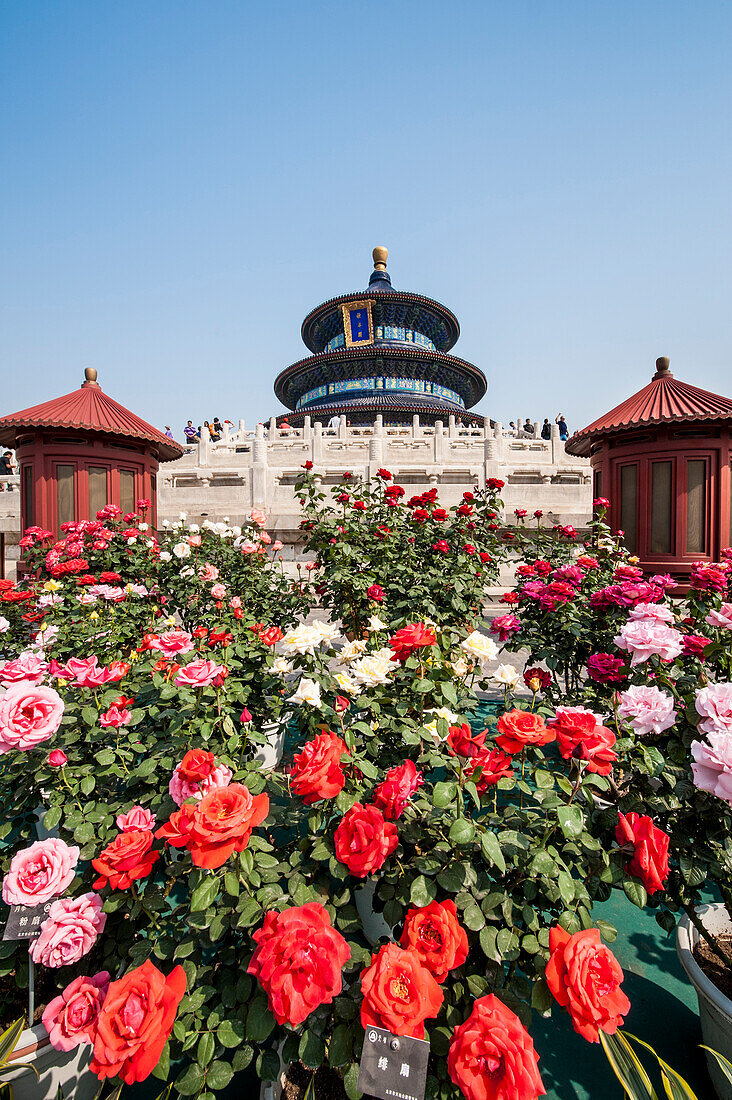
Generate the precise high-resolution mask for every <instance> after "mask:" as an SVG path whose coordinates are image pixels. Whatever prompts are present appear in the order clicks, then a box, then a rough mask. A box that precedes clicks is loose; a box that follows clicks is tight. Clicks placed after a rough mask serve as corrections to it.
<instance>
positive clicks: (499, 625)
mask: <svg viewBox="0 0 732 1100" xmlns="http://www.w3.org/2000/svg"><path fill="white" fill-rule="evenodd" d="M520 629H521V620H520V619H517V618H516V616H515V615H497V616H496V618H495V619H494V620H493V622H492V623H491V626H490V630H491V634H497V635H498V641H499V642H505V641H507V640H508V639H509V638H510V637H511V635H512V634H515V633H516V631H517V630H520Z"/></svg>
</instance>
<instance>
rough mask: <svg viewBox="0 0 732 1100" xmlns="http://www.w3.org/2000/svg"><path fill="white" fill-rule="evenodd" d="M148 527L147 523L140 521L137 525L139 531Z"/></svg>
mask: <svg viewBox="0 0 732 1100" xmlns="http://www.w3.org/2000/svg"><path fill="white" fill-rule="evenodd" d="M147 528H148V524H147V523H138V525H137V529H138V531H147Z"/></svg>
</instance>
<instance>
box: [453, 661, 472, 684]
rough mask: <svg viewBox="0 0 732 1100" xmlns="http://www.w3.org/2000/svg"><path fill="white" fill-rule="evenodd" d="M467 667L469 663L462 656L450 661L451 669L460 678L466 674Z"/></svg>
mask: <svg viewBox="0 0 732 1100" xmlns="http://www.w3.org/2000/svg"><path fill="white" fill-rule="evenodd" d="M469 668H470V665H469V664H468V662H467V661H466V660H465V658H464V657H458V659H457V660H456V661H453V662H452V671H453V672H454V673H455V675H456V676H459V677H460V679H461V680H462V678H463V676H465V675H466V673H467V671H468V669H469Z"/></svg>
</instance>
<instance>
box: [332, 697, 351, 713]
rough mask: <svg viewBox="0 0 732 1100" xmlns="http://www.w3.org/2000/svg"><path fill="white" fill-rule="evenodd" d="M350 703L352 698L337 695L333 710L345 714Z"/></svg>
mask: <svg viewBox="0 0 732 1100" xmlns="http://www.w3.org/2000/svg"><path fill="white" fill-rule="evenodd" d="M350 705H351V703H350V700H349V699H346V697H345V696H344V695H336V697H335V703H334V704H333V710H334V711H335V712H336V714H345V712H346V711H347V710H348V708H349V707H350Z"/></svg>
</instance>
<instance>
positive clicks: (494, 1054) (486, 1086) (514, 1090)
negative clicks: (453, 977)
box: [447, 993, 546, 1100]
mask: <svg viewBox="0 0 732 1100" xmlns="http://www.w3.org/2000/svg"><path fill="white" fill-rule="evenodd" d="M538 1061H539V1055H538V1054H537V1053H536V1051H535V1050H534V1044H533V1042H532V1041H531V1036H530V1035H529V1033H528V1031H527V1030H526V1028H525V1027H524V1025H523V1024H522V1023H521V1021H520V1020H519V1018H518V1016H516V1015H515V1014H514V1013H513V1012H511V1009H510V1008H506V1006H505V1005H504V1003H503V1001H499V999H498V997H496V996H495V995H494V994H493V993H490V994H489V995H488V996H487V997H480V998H479V999H478V1000H477V1001H475V1002H474V1003H473V1011H472V1012H471V1013H470V1015H469V1016H468V1018H467V1020H466V1021H465V1023H464V1024H460V1026H459V1027H456V1028H455V1034H454V1035H453V1039H452V1043H451V1044H450V1049H449V1051H448V1052H447V1070H448V1073H449V1074H450V1078H451V1079H452V1081H453V1083H454V1084H456V1085H457V1087H458V1088H459V1089H460V1090H461V1091H462V1094H463V1096H464V1097H465V1098H466V1100H536V1097H537V1096H544V1094H545V1093H546V1089H545V1088H544V1085H543V1083H542V1080H541V1077H540V1075H539V1070H538V1066H537V1063H538Z"/></svg>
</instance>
